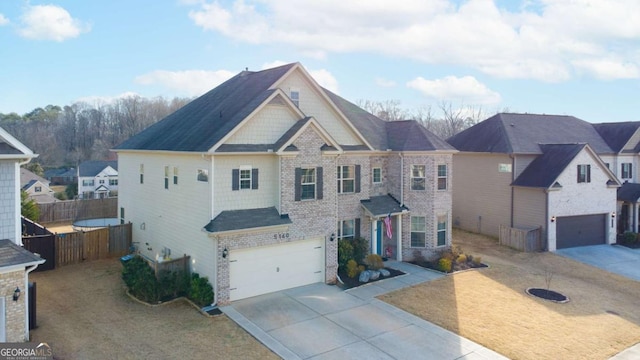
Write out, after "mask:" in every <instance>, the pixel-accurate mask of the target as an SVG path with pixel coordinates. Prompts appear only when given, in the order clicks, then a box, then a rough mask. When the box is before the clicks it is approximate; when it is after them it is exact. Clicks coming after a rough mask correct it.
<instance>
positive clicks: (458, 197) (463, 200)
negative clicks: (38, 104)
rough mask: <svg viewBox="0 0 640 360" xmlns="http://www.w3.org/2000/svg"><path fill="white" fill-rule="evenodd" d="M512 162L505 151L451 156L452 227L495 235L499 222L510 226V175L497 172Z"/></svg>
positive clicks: (496, 234)
mask: <svg viewBox="0 0 640 360" xmlns="http://www.w3.org/2000/svg"><path fill="white" fill-rule="evenodd" d="M499 164H511V158H510V157H509V156H508V155H506V154H496V155H488V154H481V155H476V154H468V153H458V154H454V155H453V182H452V183H453V189H455V191H454V192H453V226H454V227H459V228H461V229H464V230H468V231H473V232H479V233H482V234H487V235H491V236H496V237H497V236H498V229H499V227H500V225H501V224H504V225H507V226H510V223H511V214H510V211H509V209H511V186H510V185H511V181H512V180H511V176H512V173H510V172H498V166H499Z"/></svg>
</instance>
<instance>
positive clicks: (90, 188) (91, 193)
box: [78, 160, 118, 199]
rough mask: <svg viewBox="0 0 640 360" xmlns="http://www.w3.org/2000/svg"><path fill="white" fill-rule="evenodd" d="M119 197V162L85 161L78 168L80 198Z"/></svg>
mask: <svg viewBox="0 0 640 360" xmlns="http://www.w3.org/2000/svg"><path fill="white" fill-rule="evenodd" d="M117 195H118V161H105V160H92V161H84V162H82V163H80V165H79V166H78V197H79V198H80V199H104V198H108V197H114V196H117Z"/></svg>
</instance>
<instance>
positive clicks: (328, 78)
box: [262, 60, 338, 94]
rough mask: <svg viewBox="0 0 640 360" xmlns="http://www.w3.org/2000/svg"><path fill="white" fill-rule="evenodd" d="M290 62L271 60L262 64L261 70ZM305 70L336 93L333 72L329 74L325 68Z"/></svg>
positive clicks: (336, 87)
mask: <svg viewBox="0 0 640 360" xmlns="http://www.w3.org/2000/svg"><path fill="white" fill-rule="evenodd" d="M290 63H291V62H286V61H282V60H275V61H272V62H268V63H264V64H262V70H264V69H270V68H274V67H278V66H282V65H286V64H290ZM306 70H307V71H308V72H309V75H311V77H312V78H313V79H314V80H315V81H316V82H317V83H318V84H320V86H322V87H324V88H325V89H328V90H330V91H331V92H333V93H336V94H338V80H336V78H335V77H334V76H333V74H331V72H329V70H326V69H318V70H314V69H306Z"/></svg>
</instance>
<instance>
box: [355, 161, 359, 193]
mask: <svg viewBox="0 0 640 360" xmlns="http://www.w3.org/2000/svg"><path fill="white" fill-rule="evenodd" d="M356 192H357V193H359V192H360V165H356Z"/></svg>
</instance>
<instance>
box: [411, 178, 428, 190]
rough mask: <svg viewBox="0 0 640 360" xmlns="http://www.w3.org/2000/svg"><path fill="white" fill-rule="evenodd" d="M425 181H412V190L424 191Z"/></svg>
mask: <svg viewBox="0 0 640 360" xmlns="http://www.w3.org/2000/svg"><path fill="white" fill-rule="evenodd" d="M424 189H425V187H424V179H412V180H411V190H424Z"/></svg>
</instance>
